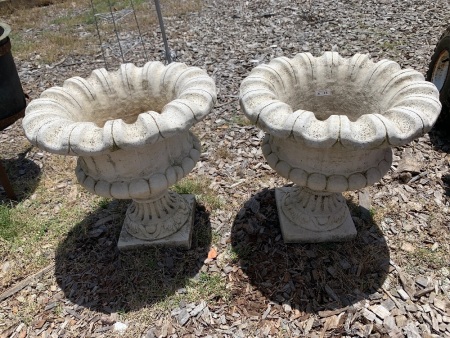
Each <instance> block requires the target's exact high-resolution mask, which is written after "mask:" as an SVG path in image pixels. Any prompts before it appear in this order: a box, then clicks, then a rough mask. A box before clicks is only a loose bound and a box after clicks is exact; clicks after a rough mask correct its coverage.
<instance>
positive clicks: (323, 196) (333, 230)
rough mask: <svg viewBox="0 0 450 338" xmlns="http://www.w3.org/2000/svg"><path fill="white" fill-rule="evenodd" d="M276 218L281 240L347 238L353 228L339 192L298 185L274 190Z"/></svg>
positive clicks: (338, 240)
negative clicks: (313, 189) (314, 189)
mask: <svg viewBox="0 0 450 338" xmlns="http://www.w3.org/2000/svg"><path fill="white" fill-rule="evenodd" d="M275 199H276V202H277V209H278V217H279V220H280V227H281V232H282V234H283V239H284V242H285V243H319V242H340V241H346V240H351V239H353V238H354V237H355V236H356V228H355V225H354V223H353V220H352V217H351V215H350V211H349V209H348V206H347V204H346V202H345V199H344V197H343V196H342V194H340V193H323V192H315V191H312V190H310V189H307V188H301V187H290V188H287V187H284V188H277V189H275Z"/></svg>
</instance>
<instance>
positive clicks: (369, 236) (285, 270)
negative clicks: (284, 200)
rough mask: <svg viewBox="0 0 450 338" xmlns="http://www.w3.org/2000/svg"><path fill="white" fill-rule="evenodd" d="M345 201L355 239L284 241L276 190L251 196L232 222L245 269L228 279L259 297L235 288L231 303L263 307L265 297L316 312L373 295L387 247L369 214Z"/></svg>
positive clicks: (384, 266) (382, 271)
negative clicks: (364, 215)
mask: <svg viewBox="0 0 450 338" xmlns="http://www.w3.org/2000/svg"><path fill="white" fill-rule="evenodd" d="M347 203H348V204H349V205H350V207H351V209H352V216H353V217H354V219H355V220H356V223H357V230H358V233H357V236H356V237H355V238H354V239H353V240H351V241H347V242H342V243H315V244H310V243H308V244H285V243H284V242H283V240H282V237H281V230H280V223H279V219H278V213H277V210H276V207H275V191H274V189H264V190H263V191H261V192H259V193H258V194H256V195H254V196H252V197H251V199H250V200H248V201H247V202H246V204H245V206H244V207H243V208H242V209H241V210H240V211H239V213H238V214H237V216H236V218H235V220H234V223H233V226H232V231H231V245H232V248H233V252H234V253H235V255H236V258H235V260H236V262H237V264H239V266H240V268H241V269H242V270H243V272H244V274H242V273H239V271H238V272H236V273H235V274H234V275H233V276H232V278H233V280H236V279H237V281H235V288H236V289H245V288H246V284H247V283H250V284H251V285H252V286H253V287H255V289H256V290H258V291H259V292H260V294H261V295H262V297H258V296H257V297H254V295H255V292H252V293H249V294H248V295H247V294H242V293H238V294H237V295H236V297H239V298H242V299H238V300H235V302H238V303H239V302H243V303H245V304H252V303H255V302H256V303H257V302H261V303H262V304H256V305H255V308H263V307H267V299H269V300H271V301H273V302H275V303H276V304H281V305H283V304H286V305H288V306H289V307H290V308H292V309H298V310H299V311H301V312H303V313H318V311H325V310H336V309H342V308H343V307H345V306H350V305H352V304H354V303H356V302H358V301H360V300H362V299H367V298H369V296H370V295H373V294H376V292H377V290H379V289H380V287H381V286H382V285H383V283H384V281H385V280H386V277H387V275H388V273H389V261H390V254H389V248H388V246H387V243H386V240H385V239H384V237H383V236H382V234H381V230H380V229H379V227H378V226H377V225H376V224H375V223H374V221H373V220H372V219H371V217H369V219H368V220H367V221H363V220H362V219H361V218H360V217H358V216H359V213H358V207H357V206H356V205H354V204H353V203H351V202H350V201H347ZM243 276H245V277H244V278H243ZM256 294H257V293H256ZM245 297H252V299H245ZM247 310H248V311H250V310H251V306H250V305H249V308H248V309H247Z"/></svg>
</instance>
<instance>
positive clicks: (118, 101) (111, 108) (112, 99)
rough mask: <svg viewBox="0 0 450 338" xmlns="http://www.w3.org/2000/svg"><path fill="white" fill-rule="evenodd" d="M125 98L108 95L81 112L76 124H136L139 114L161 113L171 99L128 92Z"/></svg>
mask: <svg viewBox="0 0 450 338" xmlns="http://www.w3.org/2000/svg"><path fill="white" fill-rule="evenodd" d="M127 94H128V95H127V96H126V97H120V96H119V95H117V94H116V95H109V96H108V98H107V99H106V100H103V99H101V100H98V101H95V102H93V103H92V104H91V106H90V107H88V108H87V109H86V110H84V111H83V112H82V116H80V119H79V121H78V122H93V123H95V124H96V125H97V126H99V127H103V126H104V125H105V123H106V122H107V121H110V120H117V119H122V120H123V121H124V122H125V123H128V124H132V123H134V122H136V119H137V117H138V116H139V114H142V113H145V112H147V111H155V112H157V113H161V111H162V109H163V107H164V106H165V105H166V104H167V103H169V102H170V101H171V100H172V99H171V98H163V97H151V96H149V95H148V93H146V92H144V91H141V92H134V93H133V92H130V93H127Z"/></svg>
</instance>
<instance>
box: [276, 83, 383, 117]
mask: <svg viewBox="0 0 450 338" xmlns="http://www.w3.org/2000/svg"><path fill="white" fill-rule="evenodd" d="M312 87H313V88H312V89H310V90H306V91H303V90H302V89H300V90H298V91H296V92H295V96H294V98H293V99H292V100H288V102H285V103H287V104H289V105H290V106H291V107H292V110H294V111H296V110H307V111H311V112H313V113H314V115H315V117H316V118H317V119H318V120H320V121H325V120H326V119H328V118H329V117H330V116H332V115H345V116H347V117H348V118H349V120H350V121H352V122H353V121H356V120H357V119H358V118H360V117H361V116H363V115H366V114H379V113H382V112H383V111H384V109H385V107H383V100H382V99H381V98H380V97H378V95H374V93H370V92H368V91H367V90H364V89H362V88H357V87H356V86H353V85H352V84H341V83H333V84H328V86H327V89H326V90H323V88H314V86H312ZM325 91H326V93H327V94H326V95H321V93H323V92H325ZM289 101H290V102H289Z"/></svg>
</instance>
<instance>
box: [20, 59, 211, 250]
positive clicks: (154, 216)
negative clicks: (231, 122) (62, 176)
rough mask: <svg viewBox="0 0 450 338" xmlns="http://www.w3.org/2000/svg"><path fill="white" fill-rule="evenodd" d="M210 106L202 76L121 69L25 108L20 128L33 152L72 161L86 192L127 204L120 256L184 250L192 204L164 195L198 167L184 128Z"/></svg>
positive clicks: (51, 92) (176, 66)
mask: <svg viewBox="0 0 450 338" xmlns="http://www.w3.org/2000/svg"><path fill="white" fill-rule="evenodd" d="M215 101H216V89H215V85H214V81H213V80H212V79H211V78H210V77H209V76H208V75H207V74H206V72H205V71H203V70H201V69H200V68H197V67H188V66H186V65H184V64H182V63H172V64H170V65H169V66H164V65H163V64H162V63H160V62H149V63H147V64H146V65H145V66H144V67H142V68H140V67H135V66H134V65H132V64H124V65H122V66H121V68H120V69H119V70H117V71H114V72H107V71H106V70H105V69H98V70H94V71H93V72H92V74H91V75H90V76H89V77H88V78H87V79H83V78H80V77H74V78H71V79H68V80H66V81H65V82H64V85H63V86H62V87H53V88H50V89H48V90H45V91H44V92H43V93H42V95H41V97H40V98H39V99H36V100H33V101H32V102H31V103H30V104H29V106H28V107H27V109H26V113H25V114H26V116H25V118H24V119H23V128H24V130H25V134H26V136H27V138H28V139H29V140H30V142H31V143H32V144H34V145H36V146H37V147H39V148H41V149H43V150H46V151H49V152H52V153H56V154H61V155H74V156H78V165H77V168H76V174H77V178H78V180H79V182H80V184H81V185H83V186H84V187H85V188H86V189H87V190H89V191H90V192H92V193H95V194H98V195H100V196H104V197H111V198H118V199H133V202H132V204H131V205H130V207H129V208H128V210H127V213H126V218H125V222H124V230H122V234H121V238H120V240H119V247H120V248H126V247H133V246H138V245H145V244H151V245H154V244H173V245H180V246H184V247H189V246H190V235H191V227H192V224H191V223H192V218H193V212H194V210H193V208H194V201H193V198H192V197H186V198H184V197H182V196H180V195H178V194H176V193H174V192H169V191H168V188H169V187H170V186H171V185H173V184H174V183H176V182H177V181H178V180H180V179H181V178H183V177H184V176H185V175H187V174H188V173H189V172H190V171H191V170H192V169H193V168H194V166H195V163H196V162H197V160H198V159H199V156H200V144H199V141H198V140H197V138H196V137H195V136H194V135H193V134H192V133H190V132H189V128H190V127H191V126H192V125H193V124H195V123H197V122H198V121H200V120H201V119H202V118H203V117H205V116H206V115H207V114H208V113H209V112H210V111H211V109H212V108H213V106H214V103H215ZM125 229H126V230H125ZM130 235H131V236H130Z"/></svg>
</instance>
